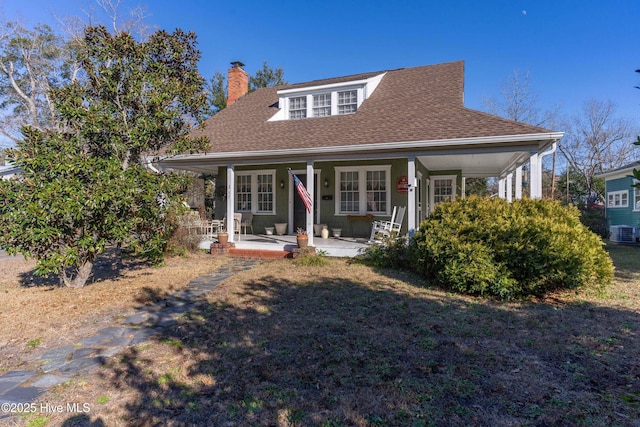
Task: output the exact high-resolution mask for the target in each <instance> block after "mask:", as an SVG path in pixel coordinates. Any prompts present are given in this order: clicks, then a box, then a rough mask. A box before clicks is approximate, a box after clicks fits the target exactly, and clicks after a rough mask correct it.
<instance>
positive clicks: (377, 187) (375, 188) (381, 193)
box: [367, 170, 387, 212]
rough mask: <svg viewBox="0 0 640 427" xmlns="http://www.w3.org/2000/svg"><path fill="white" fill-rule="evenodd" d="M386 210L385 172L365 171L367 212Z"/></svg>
mask: <svg viewBox="0 0 640 427" xmlns="http://www.w3.org/2000/svg"><path fill="white" fill-rule="evenodd" d="M386 211H387V172H386V171H383V170H382V171H367V212H386Z"/></svg>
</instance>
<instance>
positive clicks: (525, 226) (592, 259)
mask: <svg viewBox="0 0 640 427" xmlns="http://www.w3.org/2000/svg"><path fill="white" fill-rule="evenodd" d="M410 257H411V264H412V265H413V266H414V268H416V269H417V270H418V272H419V273H421V274H422V275H424V276H425V277H427V278H428V279H431V280H435V281H437V282H438V283H439V284H440V285H441V286H443V287H445V288H447V289H450V290H452V291H456V292H461V293H466V294H471V295H485V296H493V297H497V298H499V299H502V300H508V299H514V298H521V297H525V296H530V295H536V296H540V295H543V294H545V293H547V292H549V291H552V290H555V289H574V288H577V287H580V286H586V285H600V286H604V285H606V284H608V283H610V281H611V279H612V277H613V264H612V262H611V258H610V257H609V255H608V254H607V253H606V252H605V251H604V249H603V247H602V241H601V240H600V238H599V237H598V236H596V235H595V234H594V233H592V232H591V231H589V230H588V229H587V228H586V227H585V226H583V225H582V223H581V222H580V212H579V211H578V209H576V208H575V207H566V206H562V205H560V204H559V203H557V202H551V201H548V200H529V199H525V200H518V201H515V202H513V203H507V202H506V201H505V200H502V199H489V198H478V197H470V198H468V199H466V200H460V201H455V202H450V203H445V204H441V205H439V206H438V207H437V209H436V210H435V212H434V213H433V214H432V215H431V216H430V217H429V218H428V219H427V220H425V221H423V222H422V224H421V225H420V229H419V230H418V231H417V232H416V234H415V236H414V239H413V240H412V242H411V245H410Z"/></svg>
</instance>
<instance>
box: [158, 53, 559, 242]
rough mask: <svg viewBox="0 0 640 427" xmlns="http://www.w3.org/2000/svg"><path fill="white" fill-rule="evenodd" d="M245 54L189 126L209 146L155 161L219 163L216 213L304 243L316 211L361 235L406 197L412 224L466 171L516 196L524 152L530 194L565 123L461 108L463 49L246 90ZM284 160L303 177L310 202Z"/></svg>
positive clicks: (406, 225) (455, 189) (454, 192)
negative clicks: (223, 102)
mask: <svg viewBox="0 0 640 427" xmlns="http://www.w3.org/2000/svg"><path fill="white" fill-rule="evenodd" d="M241 66H242V64H241V63H232V68H231V69H230V70H229V76H228V80H229V104H228V107H227V108H226V109H224V110H222V111H221V112H219V113H218V114H216V115H215V116H213V117H211V118H210V119H209V120H207V121H206V122H205V124H204V126H203V127H202V128H201V129H200V130H198V131H196V132H195V134H198V135H201V134H205V135H207V136H208V137H209V138H210V140H211V149H210V151H209V152H207V153H204V154H193V155H181V156H174V157H169V158H165V159H163V160H161V161H160V163H159V164H160V166H161V167H164V168H173V169H185V170H191V171H197V172H202V173H204V174H210V175H216V176H217V178H216V180H217V185H218V186H222V188H223V189H224V190H225V191H223V193H224V197H223V199H224V200H226V203H225V202H223V203H217V204H216V206H217V212H216V217H217V218H222V217H226V218H233V213H234V212H251V213H253V226H254V228H255V229H256V230H264V227H272V226H273V224H274V223H284V222H286V223H287V224H288V232H289V233H290V234H291V233H293V232H294V230H295V229H296V228H297V227H302V228H306V229H307V230H308V232H309V234H310V242H309V244H313V232H312V231H313V228H312V226H313V224H314V223H315V224H329V226H330V227H332V228H335V227H340V228H342V230H343V235H347V236H348V235H349V234H356V235H361V236H367V235H368V233H369V232H370V230H371V229H370V227H371V220H373V219H388V218H389V217H390V216H391V213H392V210H393V207H394V206H406V207H407V213H406V215H405V217H404V221H403V226H402V232H408V233H413V231H414V230H415V229H416V228H417V227H418V225H419V223H420V221H421V220H422V219H424V218H425V217H426V216H428V215H429V213H430V212H431V211H432V210H433V208H434V206H435V205H437V204H438V203H441V202H444V201H447V200H453V199H455V198H457V197H462V196H463V195H464V186H465V178H467V177H499V178H500V184H501V187H500V188H501V191H500V193H501V197H505V198H508V199H511V197H512V196H514V197H516V198H519V197H522V166H523V165H524V164H525V163H529V164H530V184H529V191H530V193H529V196H530V197H532V198H540V197H541V196H542V169H541V168H542V166H541V162H540V157H541V154H543V152H544V151H545V150H547V149H548V148H549V147H554V148H555V142H556V141H557V140H558V139H560V138H561V137H562V135H563V134H562V132H555V131H551V130H547V129H543V128H540V127H536V126H531V125H527V124H524V123H518V122H514V121H511V120H506V119H503V118H500V117H497V116H493V115H490V114H486V113H483V112H480V111H476V110H471V109H468V108H465V106H464V102H463V101H464V63H463V62H462V61H459V62H451V63H445V64H438V65H430V66H422V67H415V68H403V69H397V70H389V71H378V72H371V73H364V74H358V75H352V76H345V77H337V78H331V79H326V80H317V81H311V82H306V83H300V84H291V85H286V86H278V87H271V88H263V89H258V90H256V91H254V92H251V93H248V94H247V81H248V76H247V73H246V72H245V71H244V70H243V69H242V68H241ZM236 99H237V100H236ZM288 168H291V169H292V171H293V172H294V173H295V174H296V175H298V176H299V177H300V178H301V180H303V182H304V183H305V185H306V187H307V190H308V191H309V193H310V195H311V198H312V200H313V210H312V212H311V213H307V211H306V210H305V207H304V205H303V204H302V202H301V200H300V197H298V195H297V193H296V191H295V188H294V186H293V181H292V179H291V177H290V175H289V174H288V172H287V170H288ZM309 176H314V177H315V179H311V180H309V179H308V177H309ZM227 227H228V228H232V227H233V222H232V221H231V222H229V221H228V224H227ZM229 235H230V237H233V233H232V232H230V233H229Z"/></svg>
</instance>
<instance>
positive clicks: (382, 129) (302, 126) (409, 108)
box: [194, 61, 552, 153]
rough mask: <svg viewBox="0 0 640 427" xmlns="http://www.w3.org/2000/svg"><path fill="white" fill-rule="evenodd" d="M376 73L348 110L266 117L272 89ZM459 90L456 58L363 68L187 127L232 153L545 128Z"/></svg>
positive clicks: (254, 95) (260, 94)
mask: <svg viewBox="0 0 640 427" xmlns="http://www.w3.org/2000/svg"><path fill="white" fill-rule="evenodd" d="M380 74H384V77H383V78H382V80H381V82H380V84H379V85H378V87H377V89H376V90H375V91H374V92H373V94H371V96H370V97H369V98H368V99H366V100H365V101H364V102H363V103H362V105H361V106H360V107H359V108H358V110H357V112H356V113H354V114H348V115H338V116H330V117H321V118H306V119H301V120H282V121H269V119H270V118H271V117H272V116H273V115H274V114H275V113H276V112H277V110H278V100H279V97H278V91H279V90H286V89H296V88H304V87H312V86H320V85H330V84H336V83H342V82H348V81H352V80H353V81H355V80H362V79H366V78H370V77H374V76H377V75H380ZM463 96H464V63H463V62H462V61H457V62H450V63H445V64H437V65H429V66H421V67H415V68H402V69H397V70H389V71H379V72H372V73H364V74H358V75H353V76H344V77H338V78H333V79H325V80H317V81H313V82H305V83H301V84H293V85H286V86H278V87H271V88H263V89H258V90H256V91H254V92H251V93H249V94H247V95H245V96H243V97H242V98H240V99H239V100H238V101H236V102H235V103H234V104H233V105H232V106H231V107H229V108H226V109H224V110H222V111H221V112H219V113H218V114H216V115H215V116H213V117H211V118H210V119H208V120H207V121H206V122H205V123H204V126H203V127H202V128H201V129H199V130H197V131H195V132H194V135H201V134H204V135H206V136H208V137H209V139H210V141H211V149H210V150H209V152H211V153H238V152H244V151H247V152H253V151H256V150H258V151H270V150H296V149H317V148H327V149H331V148H332V147H335V148H337V147H344V146H360V145H370V144H388V143H405V142H407V143H408V142H418V141H440V140H451V139H469V138H487V137H501V136H504V137H507V136H512V135H533V134H542V133H544V134H548V133H550V132H552V131H550V130H547V129H543V128H540V127H536V126H531V125H527V124H524V123H518V122H514V121H511V120H506V119H503V118H500V117H497V116H493V115H490V114H487V113H483V112H480V111H476V110H472V109H468V108H465V107H464V104H463ZM363 148H364V147H363Z"/></svg>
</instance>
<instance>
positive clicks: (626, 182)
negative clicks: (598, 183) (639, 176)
mask: <svg viewBox="0 0 640 427" xmlns="http://www.w3.org/2000/svg"><path fill="white" fill-rule="evenodd" d="M634 169H640V163H639V162H633V163H630V164H628V165H626V166H623V167H621V168H618V169H614V170H611V171H608V172H605V173H602V174H599V175H597V176H596V177H597V178H603V179H604V182H605V209H606V211H605V212H606V218H607V228H608V229H609V231H610V233H611V236H610V238H611V240H614V241H622V242H634V241H637V240H638V238H640V188H636V187H633V184H636V183H638V180H636V179H635V177H634V176H633V170H634Z"/></svg>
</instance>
